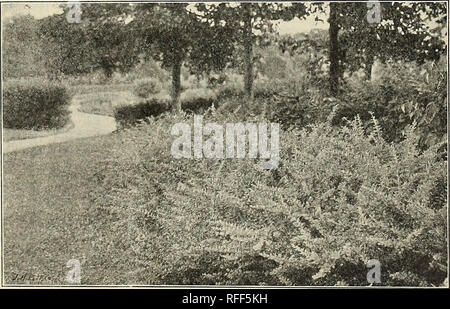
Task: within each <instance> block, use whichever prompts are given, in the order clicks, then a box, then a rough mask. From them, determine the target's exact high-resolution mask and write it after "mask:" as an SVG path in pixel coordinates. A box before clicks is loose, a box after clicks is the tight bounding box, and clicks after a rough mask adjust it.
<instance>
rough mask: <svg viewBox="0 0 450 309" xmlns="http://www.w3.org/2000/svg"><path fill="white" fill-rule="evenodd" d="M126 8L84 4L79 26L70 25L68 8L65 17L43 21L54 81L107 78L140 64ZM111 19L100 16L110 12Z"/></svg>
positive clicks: (45, 46)
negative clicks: (96, 75)
mask: <svg viewBox="0 0 450 309" xmlns="http://www.w3.org/2000/svg"><path fill="white" fill-rule="evenodd" d="M127 6H128V5H127V4H114V5H108V4H101V3H95V4H88V3H85V4H83V17H82V20H81V22H80V23H69V22H68V21H67V19H66V15H67V10H68V9H69V8H68V7H67V6H65V5H63V13H62V14H57V15H52V16H49V17H46V18H44V19H42V21H41V22H40V31H39V34H40V36H41V37H42V39H43V42H44V49H45V54H46V56H47V57H46V64H47V67H48V69H49V71H50V73H52V76H53V77H56V78H58V77H60V75H61V74H66V75H74V74H83V73H90V72H92V71H95V70H98V69H100V70H102V71H103V73H104V75H105V76H106V78H110V77H111V75H112V74H113V72H115V71H119V72H122V73H123V72H127V71H129V70H130V69H131V68H132V67H133V66H135V65H136V64H137V63H138V61H139V58H138V53H137V52H138V50H139V45H138V44H137V42H135V40H134V38H133V36H131V35H130V34H129V29H128V26H127V24H126V22H125V20H124V19H123V18H122V19H121V18H120V17H123V14H124V11H125V9H126V8H127ZM111 8H112V11H114V13H115V15H112V16H111V17H110V18H109V19H106V18H104V17H103V18H102V16H99V15H98V13H100V12H103V11H104V10H108V9H111Z"/></svg>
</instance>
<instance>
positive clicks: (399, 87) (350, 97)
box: [337, 58, 447, 148]
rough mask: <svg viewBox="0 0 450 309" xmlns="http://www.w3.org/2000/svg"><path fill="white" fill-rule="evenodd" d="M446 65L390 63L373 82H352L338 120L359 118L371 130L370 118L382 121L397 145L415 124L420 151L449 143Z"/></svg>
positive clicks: (340, 102)
mask: <svg viewBox="0 0 450 309" xmlns="http://www.w3.org/2000/svg"><path fill="white" fill-rule="evenodd" d="M446 85H447V65H446V61H445V59H444V58H443V59H441V61H440V62H438V63H436V62H429V63H426V64H424V65H422V66H418V65H416V64H414V63H391V64H389V65H386V66H384V68H383V70H381V75H380V76H379V77H378V78H377V79H376V80H374V81H372V82H364V81H361V80H360V79H349V80H348V83H347V85H346V87H344V91H343V93H342V94H341V95H340V96H339V98H338V101H339V102H338V103H339V104H340V105H341V109H340V112H339V115H338V117H337V119H342V118H343V117H346V118H348V119H352V118H353V117H354V116H356V115H357V114H358V115H360V117H361V119H362V120H363V122H364V124H365V126H366V127H367V126H369V123H370V121H371V114H372V113H373V115H374V116H375V117H376V118H377V119H379V121H380V126H381V127H382V128H383V132H384V137H385V138H386V139H387V140H388V141H395V142H398V141H400V140H402V139H403V138H404V133H405V129H406V127H407V126H409V125H411V124H413V122H415V123H416V124H417V127H418V128H417V129H418V134H419V135H420V141H419V143H420V146H421V148H426V147H430V146H431V145H434V144H436V143H438V142H440V141H443V140H446V133H447V86H446Z"/></svg>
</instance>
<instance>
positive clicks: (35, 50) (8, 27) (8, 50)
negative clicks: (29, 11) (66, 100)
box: [2, 15, 46, 79]
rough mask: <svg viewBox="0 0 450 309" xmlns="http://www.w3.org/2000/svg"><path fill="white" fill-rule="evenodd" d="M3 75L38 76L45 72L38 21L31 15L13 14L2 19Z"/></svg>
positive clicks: (8, 76)
mask: <svg viewBox="0 0 450 309" xmlns="http://www.w3.org/2000/svg"><path fill="white" fill-rule="evenodd" d="M2 29H3V41H2V57H3V58H2V59H3V63H2V64H3V77H4V78H5V79H9V78H20V77H38V76H42V75H43V74H45V73H46V69H45V66H44V61H43V58H44V54H43V53H42V52H41V49H42V43H41V41H40V40H39V36H38V29H39V22H38V21H37V20H36V19H34V18H33V17H32V16H31V15H24V16H14V17H11V18H6V19H5V20H4V21H3V25H2Z"/></svg>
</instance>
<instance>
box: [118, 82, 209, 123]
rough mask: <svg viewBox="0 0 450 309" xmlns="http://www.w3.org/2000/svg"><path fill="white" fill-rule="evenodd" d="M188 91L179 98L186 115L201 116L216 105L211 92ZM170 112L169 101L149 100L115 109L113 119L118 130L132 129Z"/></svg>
mask: <svg viewBox="0 0 450 309" xmlns="http://www.w3.org/2000/svg"><path fill="white" fill-rule="evenodd" d="M196 91H197V89H194V90H192V91H191V90H188V91H186V92H185V93H183V95H182V97H181V99H180V100H181V109H182V110H183V111H185V112H187V113H196V114H201V113H203V112H204V111H206V110H207V109H208V108H210V107H211V106H212V105H213V104H214V103H217V98H216V96H215V94H214V93H212V91H206V90H199V91H198V92H196ZM170 110H171V104H170V100H167V99H156V98H153V99H149V100H146V101H143V102H141V103H138V104H135V105H126V106H120V107H118V108H116V109H115V111H114V117H115V119H116V122H117V124H118V126H119V128H129V127H132V126H134V125H136V124H138V123H140V122H142V121H144V120H145V119H147V118H148V117H157V116H159V115H161V114H162V113H164V112H166V111H170Z"/></svg>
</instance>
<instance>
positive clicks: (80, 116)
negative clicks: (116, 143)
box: [2, 101, 116, 153]
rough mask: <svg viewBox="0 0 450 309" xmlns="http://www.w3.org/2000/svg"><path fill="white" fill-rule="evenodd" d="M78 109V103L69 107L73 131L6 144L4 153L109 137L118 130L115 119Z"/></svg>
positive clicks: (4, 144)
mask: <svg viewBox="0 0 450 309" xmlns="http://www.w3.org/2000/svg"><path fill="white" fill-rule="evenodd" d="M78 107H79V105H78V104H77V102H76V101H74V103H73V104H72V105H71V106H70V107H69V109H70V111H71V112H72V113H71V118H72V122H73V124H74V127H73V128H72V129H71V130H69V131H67V132H64V133H61V134H57V135H52V136H46V137H38V138H31V139H23V140H16V141H9V142H4V143H3V147H2V149H3V153H8V152H13V151H18V150H22V149H26V148H30V147H36V146H43V145H48V144H55V143H62V142H66V141H70V140H75V139H79V138H86V137H92V136H99V135H107V134H110V133H112V132H114V131H115V130H116V121H115V120H114V118H113V117H108V116H101V115H93V114H87V113H82V112H80V111H78Z"/></svg>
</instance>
